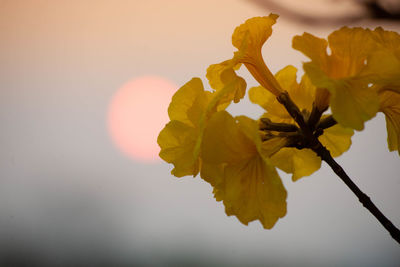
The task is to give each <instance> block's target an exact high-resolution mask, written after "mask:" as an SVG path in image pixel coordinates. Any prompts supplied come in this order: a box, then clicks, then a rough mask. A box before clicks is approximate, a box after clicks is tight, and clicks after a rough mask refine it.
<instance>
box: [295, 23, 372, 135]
mask: <svg viewBox="0 0 400 267" xmlns="http://www.w3.org/2000/svg"><path fill="white" fill-rule="evenodd" d="M328 41H329V47H330V49H331V55H327V53H326V50H324V47H326V44H325V42H324V41H323V40H321V39H318V38H316V37H312V36H311V35H307V34H305V35H303V36H302V37H296V38H295V39H294V47H295V48H296V49H299V50H300V51H302V52H303V53H305V54H306V55H309V56H310V58H311V59H312V61H311V62H308V63H305V64H304V65H303V67H304V70H305V72H306V73H307V75H308V76H309V77H310V79H311V81H312V82H313V84H314V85H315V86H316V87H318V88H325V89H327V90H328V91H329V93H330V95H329V94H326V91H320V92H319V96H318V97H319V98H320V100H319V102H321V103H317V104H318V105H319V106H321V107H325V108H326V103H323V101H326V100H327V99H329V100H330V105H331V109H332V113H333V116H334V117H335V119H336V120H337V121H338V122H339V123H340V124H342V125H343V126H344V127H351V128H353V129H356V130H362V129H363V128H364V122H365V121H366V120H369V119H371V118H372V117H374V116H375V114H376V112H377V110H378V106H379V102H378V97H377V93H376V91H375V90H374V89H372V88H370V87H369V86H368V84H369V83H370V80H368V77H366V76H365V75H364V74H363V71H365V68H366V64H365V62H366V60H367V58H368V56H369V55H371V53H372V52H373V51H374V49H376V46H377V45H376V42H375V41H374V40H373V38H372V33H371V31H370V30H368V29H362V28H347V27H343V28H341V29H340V30H337V31H334V32H333V33H331V34H330V35H329V37H328ZM322 93H323V94H324V95H321V94H322Z"/></svg>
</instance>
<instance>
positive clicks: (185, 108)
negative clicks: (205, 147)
mask: <svg viewBox="0 0 400 267" xmlns="http://www.w3.org/2000/svg"><path fill="white" fill-rule="evenodd" d="M238 84H240V86H246V82H245V81H244V80H243V79H242V78H241V77H239V76H237V75H235V77H234V78H233V79H231V80H230V82H229V83H228V84H226V85H224V87H223V88H221V89H220V90H218V91H216V92H213V93H211V92H208V91H205V90H204V87H203V83H202V82H201V80H200V79H199V78H193V79H192V80H191V81H189V82H188V83H186V84H185V85H184V86H182V87H181V88H180V89H179V90H178V91H177V92H176V93H175V94H174V96H173V97H172V101H171V103H170V105H169V107H168V115H169V118H170V119H171V121H170V122H169V123H168V124H167V125H166V126H165V127H164V129H163V130H161V132H160V134H159V136H158V139H157V142H158V144H159V146H160V148H161V151H160V154H159V155H160V157H161V158H162V159H163V160H165V161H166V162H168V163H172V164H174V167H175V168H174V169H173V170H172V171H171V173H172V174H173V175H175V176H176V177H182V176H185V175H193V176H196V175H197V173H198V172H199V168H200V161H201V160H200V158H199V156H200V145H201V142H202V138H203V132H204V127H205V124H206V122H207V120H208V119H209V117H210V116H211V115H212V114H213V113H215V112H216V111H217V110H222V109H224V108H226V107H227V105H228V104H229V103H230V102H231V101H232V100H233V98H234V96H235V94H234V92H235V91H236V90H237V86H238Z"/></svg>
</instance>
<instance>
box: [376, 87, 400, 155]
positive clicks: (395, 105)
mask: <svg viewBox="0 0 400 267" xmlns="http://www.w3.org/2000/svg"><path fill="white" fill-rule="evenodd" d="M379 97H380V111H382V112H383V113H384V114H385V116H386V128H387V132H388V137H387V141H388V146H389V150H390V151H394V150H397V151H399V154H400V94H399V93H396V92H393V91H389V90H387V91H383V92H381V93H380V94H379Z"/></svg>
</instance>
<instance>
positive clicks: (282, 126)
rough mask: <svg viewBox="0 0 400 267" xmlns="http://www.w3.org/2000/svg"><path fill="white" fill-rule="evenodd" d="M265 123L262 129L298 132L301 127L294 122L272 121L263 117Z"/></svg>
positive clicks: (262, 120)
mask: <svg viewBox="0 0 400 267" xmlns="http://www.w3.org/2000/svg"><path fill="white" fill-rule="evenodd" d="M261 122H262V123H263V125H262V126H261V127H260V130H267V131H277V132H297V130H298V129H299V128H297V126H296V125H293V124H287V123H278V122H272V121H271V120H270V119H268V118H261Z"/></svg>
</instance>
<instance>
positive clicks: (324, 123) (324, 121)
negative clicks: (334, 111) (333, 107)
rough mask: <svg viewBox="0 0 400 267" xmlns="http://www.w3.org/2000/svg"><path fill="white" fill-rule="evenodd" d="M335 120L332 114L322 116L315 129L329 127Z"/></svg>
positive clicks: (334, 123)
mask: <svg viewBox="0 0 400 267" xmlns="http://www.w3.org/2000/svg"><path fill="white" fill-rule="evenodd" d="M336 123H337V122H336V120H335V119H334V118H333V117H332V115H330V116H328V117H326V118H323V119H322V120H321V121H320V122H319V123H318V124H317V127H316V128H317V129H322V130H323V129H327V128H330V127H332V126H334V125H336Z"/></svg>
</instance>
